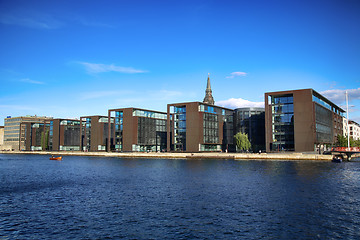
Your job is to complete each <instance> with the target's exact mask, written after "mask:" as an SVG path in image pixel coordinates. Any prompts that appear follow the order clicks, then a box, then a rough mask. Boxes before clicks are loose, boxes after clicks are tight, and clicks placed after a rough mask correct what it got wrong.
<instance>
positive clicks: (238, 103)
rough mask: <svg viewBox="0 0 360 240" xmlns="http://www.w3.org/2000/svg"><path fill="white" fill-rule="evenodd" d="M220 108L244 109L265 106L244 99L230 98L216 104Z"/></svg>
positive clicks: (262, 103)
mask: <svg viewBox="0 0 360 240" xmlns="http://www.w3.org/2000/svg"><path fill="white" fill-rule="evenodd" d="M215 104H216V105H218V106H222V107H226V108H243V107H261V108H263V107H264V106H265V104H264V102H251V101H249V100H245V99H242V98H230V99H228V100H222V101H218V102H216V103H215Z"/></svg>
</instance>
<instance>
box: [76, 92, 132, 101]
mask: <svg viewBox="0 0 360 240" xmlns="http://www.w3.org/2000/svg"><path fill="white" fill-rule="evenodd" d="M132 93H134V92H133V91H92V92H83V93H80V100H82V101H85V100H90V99H98V98H106V97H111V96H122V95H129V94H132Z"/></svg>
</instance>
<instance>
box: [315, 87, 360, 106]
mask: <svg viewBox="0 0 360 240" xmlns="http://www.w3.org/2000/svg"><path fill="white" fill-rule="evenodd" d="M345 91H347V92H348V97H349V101H351V100H359V99H360V88H358V89H348V90H343V89H332V90H326V91H323V92H320V93H321V94H322V95H324V96H325V97H326V98H328V99H329V100H330V101H332V102H334V103H336V104H341V103H343V102H345Z"/></svg>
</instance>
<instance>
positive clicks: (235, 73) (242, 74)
mask: <svg viewBox="0 0 360 240" xmlns="http://www.w3.org/2000/svg"><path fill="white" fill-rule="evenodd" d="M246 75H247V73H246V72H232V73H230V76H227V77H226V78H234V77H243V76H246Z"/></svg>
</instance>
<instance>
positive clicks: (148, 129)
mask: <svg viewBox="0 0 360 240" xmlns="http://www.w3.org/2000/svg"><path fill="white" fill-rule="evenodd" d="M153 116H156V115H153ZM166 137H167V134H166V120H163V118H161V119H155V118H149V117H139V118H138V144H137V145H133V151H140V152H146V151H152V152H155V151H165V149H166Z"/></svg>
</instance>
